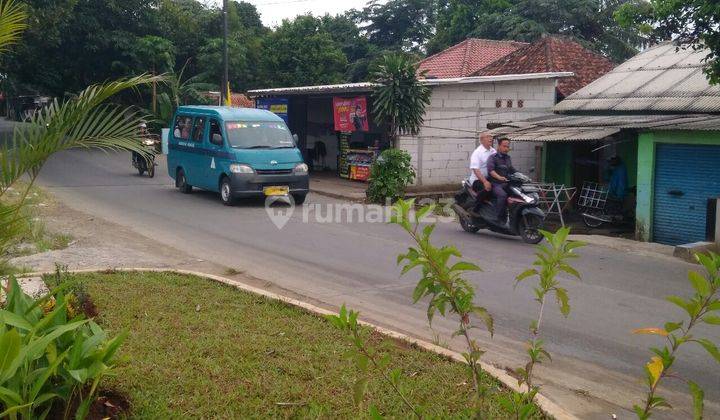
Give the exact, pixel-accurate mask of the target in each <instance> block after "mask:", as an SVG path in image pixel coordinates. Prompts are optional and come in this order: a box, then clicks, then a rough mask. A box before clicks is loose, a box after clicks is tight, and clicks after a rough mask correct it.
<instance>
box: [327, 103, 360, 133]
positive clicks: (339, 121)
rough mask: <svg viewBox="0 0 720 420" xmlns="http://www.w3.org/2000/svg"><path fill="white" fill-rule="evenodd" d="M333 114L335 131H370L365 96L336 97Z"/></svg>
mask: <svg viewBox="0 0 720 420" xmlns="http://www.w3.org/2000/svg"><path fill="white" fill-rule="evenodd" d="M333 114H334V115H333V116H334V120H335V131H345V132H353V131H368V114H367V99H366V98H365V97H364V96H356V97H354V98H340V97H337V96H336V97H334V98H333Z"/></svg>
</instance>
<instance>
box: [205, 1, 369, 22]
mask: <svg viewBox="0 0 720 420" xmlns="http://www.w3.org/2000/svg"><path fill="white" fill-rule="evenodd" d="M244 1H246V2H248V3H252V4H254V5H255V7H257V9H258V12H260V17H261V18H262V21H263V24H265V26H271V27H272V26H277V25H279V24H280V23H281V22H282V20H283V19H288V18H293V17H295V16H297V15H302V14H305V13H308V12H312V14H313V15H324V14H326V13H329V14H331V15H336V14H339V13H343V12H345V11H347V10H350V9H362V8H363V7H365V4H366V3H367V1H366V0H244ZM207 3H214V4H216V5H221V4H222V0H210V1H208V2H207Z"/></svg>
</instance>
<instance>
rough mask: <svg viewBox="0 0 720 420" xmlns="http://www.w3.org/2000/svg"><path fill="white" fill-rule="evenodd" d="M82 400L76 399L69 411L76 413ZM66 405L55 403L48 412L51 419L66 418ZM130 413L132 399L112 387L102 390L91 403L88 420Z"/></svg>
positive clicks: (101, 419) (99, 419) (59, 419)
mask: <svg viewBox="0 0 720 420" xmlns="http://www.w3.org/2000/svg"><path fill="white" fill-rule="evenodd" d="M79 403H80V401H78V400H77V399H75V400H74V401H73V402H72V403H71V405H70V410H69V412H70V413H72V414H74V413H75V412H76V411H77V408H78V405H79ZM64 411H65V406H64V405H62V404H55V405H54V406H53V408H52V410H50V413H49V414H48V417H47V418H48V419H50V420H61V419H63V418H64V414H65V412H64ZM129 414H130V401H129V400H128V398H127V396H125V395H124V394H123V393H121V392H119V391H115V390H112V389H104V390H100V391H99V392H98V394H97V397H96V398H95V401H93V402H92V404H91V405H90V410H89V412H88V416H87V417H86V420H104V419H119V418H127V417H128V415H129Z"/></svg>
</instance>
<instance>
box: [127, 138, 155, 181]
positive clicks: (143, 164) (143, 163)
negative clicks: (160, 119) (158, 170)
mask: <svg viewBox="0 0 720 420" xmlns="http://www.w3.org/2000/svg"><path fill="white" fill-rule="evenodd" d="M142 144H143V146H145V147H147V148H148V149H150V150H151V152H150V155H149V157H148V158H147V159H146V158H144V157H143V156H142V155H140V154H139V153H136V152H133V154H132V166H133V168H135V169H137V171H138V174H139V175H141V176H142V175H143V174H144V173H145V172H147V174H148V177H150V178H152V177H154V176H155V166H157V164H156V163H155V154H156V153H157V151H158V150H157V148H158V145H159V144H160V141H159V140H157V139H155V138H152V137H145V138H143V140H142Z"/></svg>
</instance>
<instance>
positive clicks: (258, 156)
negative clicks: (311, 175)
mask: <svg viewBox="0 0 720 420" xmlns="http://www.w3.org/2000/svg"><path fill="white" fill-rule="evenodd" d="M170 127H171V128H170V134H169V136H168V156H167V164H168V174H170V176H171V177H172V178H174V179H175V186H176V187H177V188H178V189H179V190H180V191H182V192H183V193H186V194H188V193H190V192H191V191H192V189H193V187H197V188H201V189H204V190H208V191H215V192H219V193H220V200H221V201H222V202H223V204H226V205H232V204H233V202H234V201H235V199H237V198H242V197H264V196H292V198H293V199H294V201H295V203H296V204H302V203H303V202H304V201H305V196H306V195H307V193H308V166H307V165H306V164H305V162H303V158H302V154H301V153H300V150H298V148H297V145H296V143H297V140H296V137H295V136H293V135H292V134H290V130H288V128H287V126H286V125H285V122H284V121H283V120H282V118H280V117H278V116H277V115H275V114H273V113H272V112H269V111H265V110H261V109H252V108H230V107H218V106H181V107H179V108H178V109H177V111H176V112H175V116H174V118H173V121H172V125H171V126H170Z"/></svg>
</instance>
